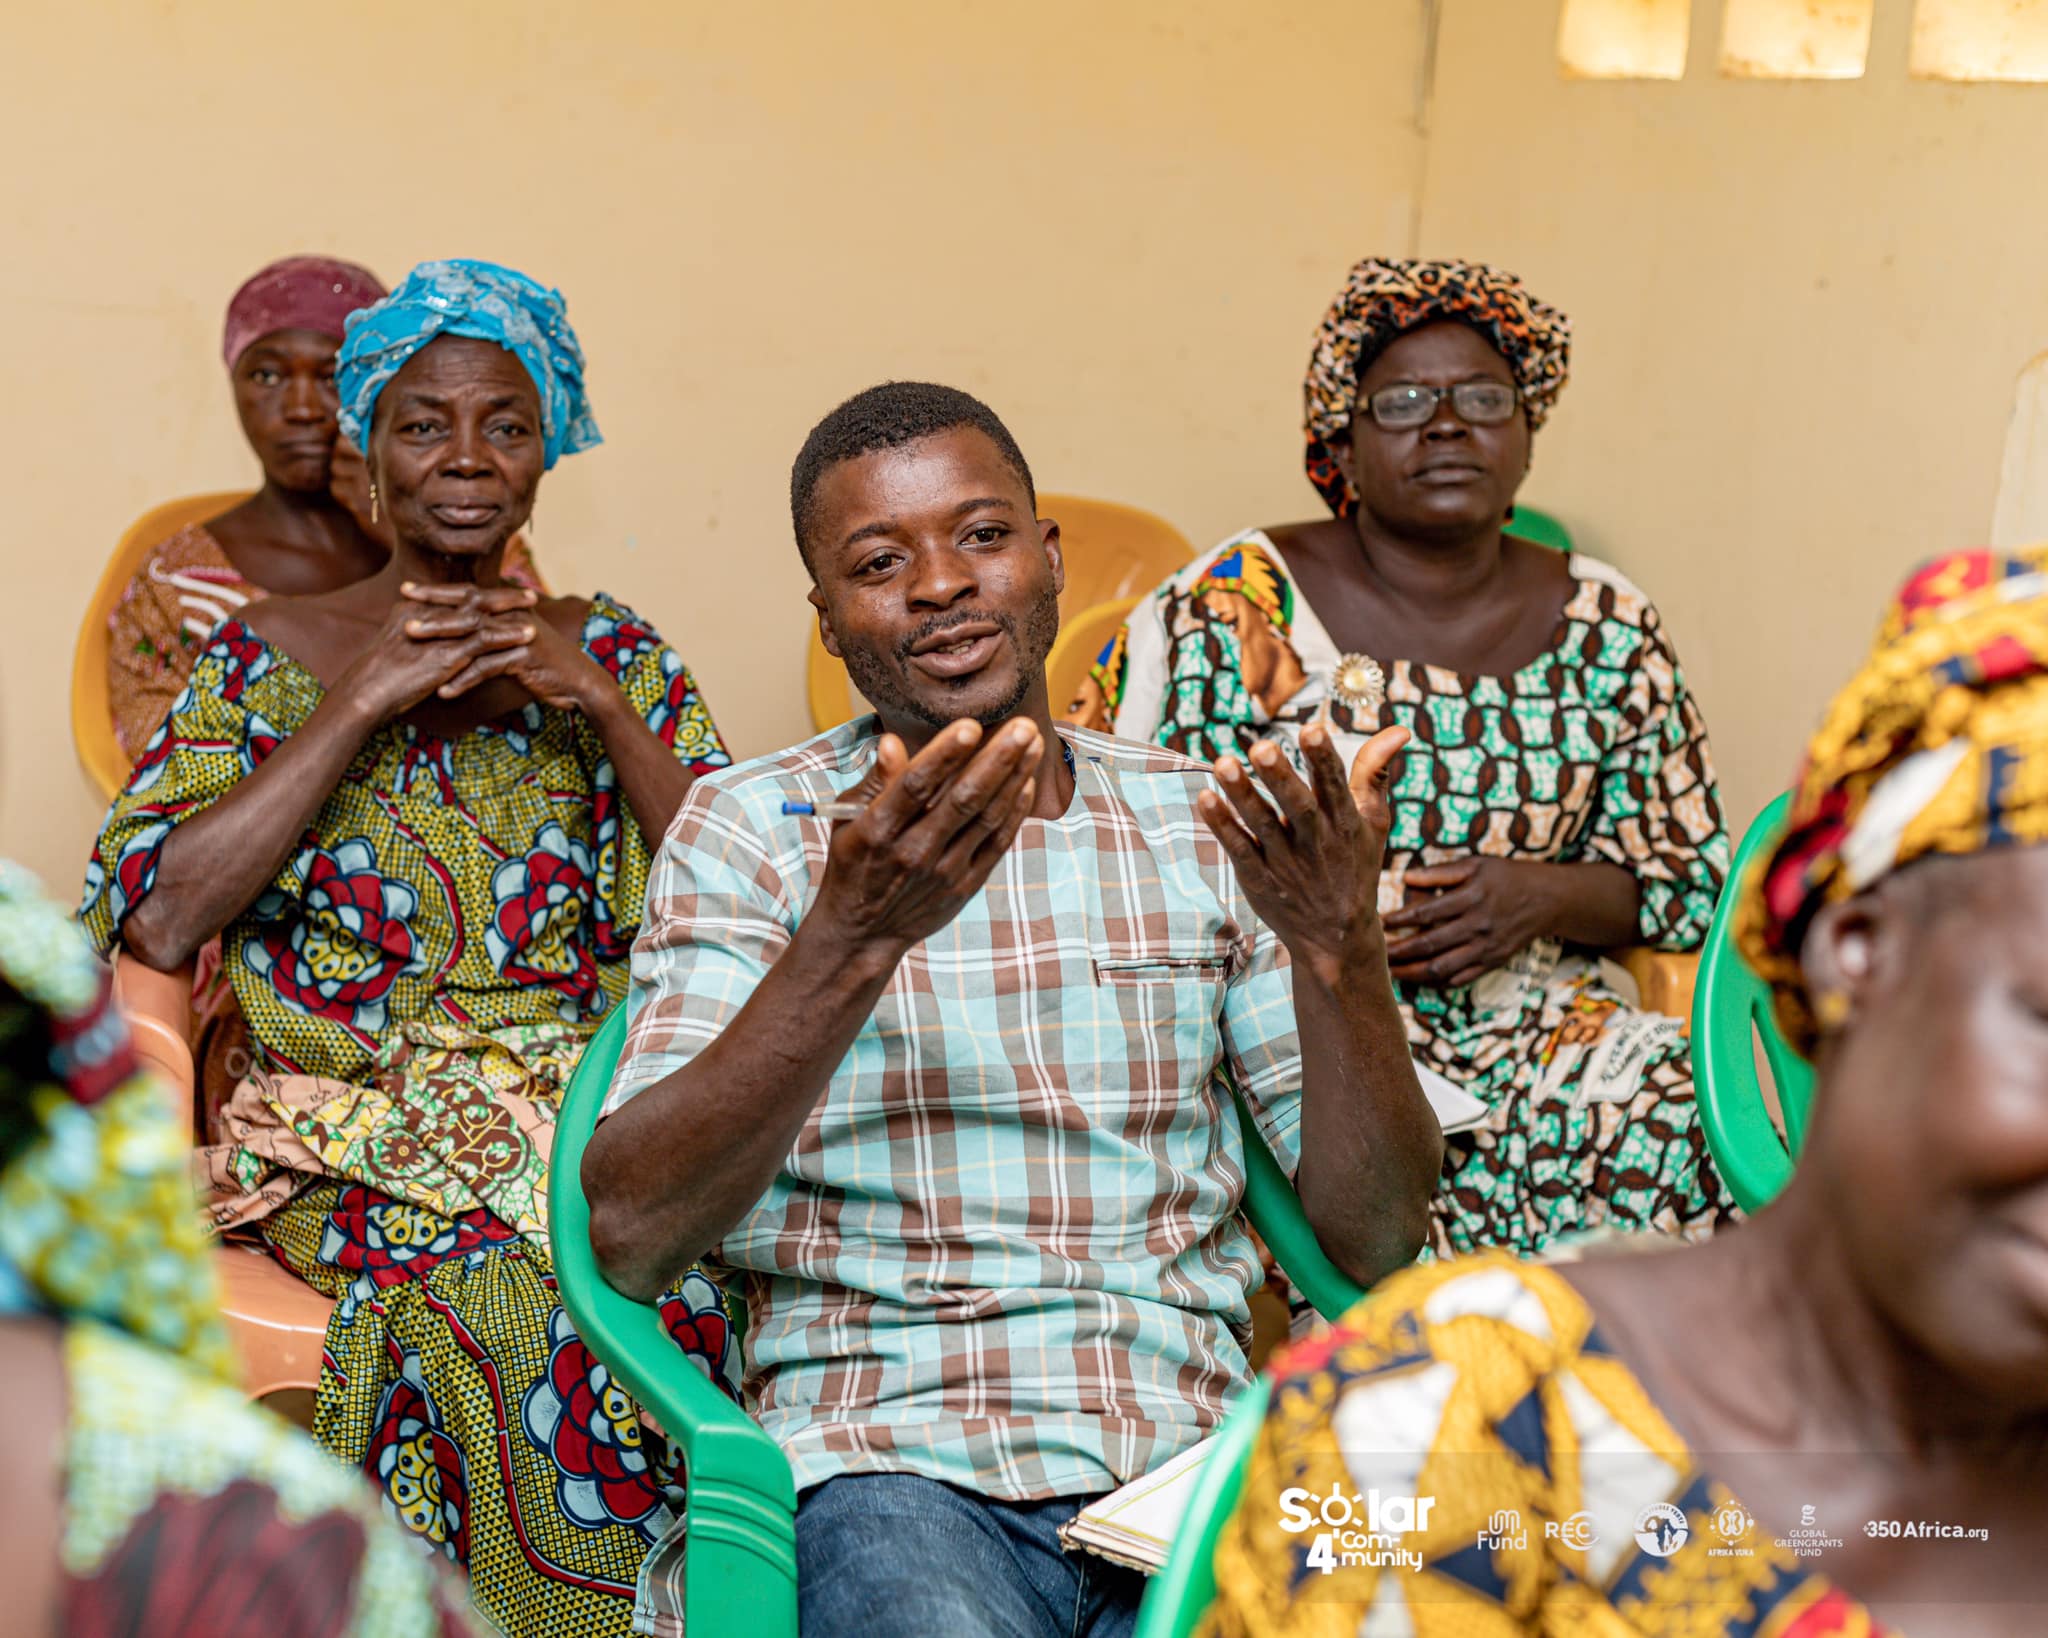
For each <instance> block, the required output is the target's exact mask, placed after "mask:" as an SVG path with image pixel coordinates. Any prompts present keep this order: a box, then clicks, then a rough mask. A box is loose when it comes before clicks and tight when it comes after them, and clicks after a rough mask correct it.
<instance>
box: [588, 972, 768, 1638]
mask: <svg viewBox="0 0 2048 1638" xmlns="http://www.w3.org/2000/svg"><path fill="white" fill-rule="evenodd" d="M625 1044H626V1009H625V1008H624V1007H623V1006H620V1007H614V1008H613V1009H612V1015H611V1017H610V1018H609V1019H607V1020H606V1021H605V1024H604V1026H603V1027H602V1028H601V1029H599V1030H598V1032H597V1034H596V1035H594V1036H592V1037H591V1041H590V1044H589V1046H587V1047H585V1048H584V1050H583V1059H582V1062H580V1063H579V1064H578V1065H577V1066H576V1073H575V1075H574V1076H573V1077H572V1078H571V1079H570V1082H569V1089H568V1091H567V1092H565V1093H564V1094H563V1095H562V1112H561V1115H560V1116H559V1118H558V1119H557V1121H556V1123H555V1143H554V1151H553V1154H552V1157H551V1158H550V1160H549V1165H548V1218H549V1232H550V1238H551V1240H552V1242H553V1249H554V1258H555V1283H556V1285H557V1287H558V1289H559V1291H560V1293H561V1298H562V1306H563V1307H564V1308H566V1309H568V1310H569V1317H570V1318H571V1319H573V1320H574V1321H575V1322H576V1328H577V1330H579V1331H580V1332H582V1333H583V1340H584V1342H585V1343H586V1344H588V1346H589V1348H590V1350H591V1352H592V1353H594V1354H596V1355H597V1357H598V1358H599V1359H601V1360H603V1361H604V1362H605V1364H606V1366H608V1367H609V1368H610V1370H611V1372H612V1374H613V1375H614V1376H616V1377H617V1378H618V1379H619V1381H621V1382H622V1383H624V1384H625V1386H626V1390H627V1391H628V1392H629V1393H631V1394H632V1395H633V1397H634V1398H635V1399H637V1400H638V1401H639V1402H640V1403H641V1404H642V1405H644V1406H646V1407H647V1409H648V1410H650V1411H652V1412H653V1413H654V1415H655V1418H656V1420H658V1421H659V1422H660V1423H661V1425H662V1426H663V1427H664V1428H665V1429H667V1430H668V1434H669V1437H670V1438H672V1439H674V1440H675V1442H676V1443H677V1444H678V1445H680V1446H681V1447H682V1451H683V1460H684V1464H685V1471H684V1484H685V1486H686V1488H687V1491H688V1495H689V1503H688V1515H689V1546H688V1548H687V1550H686V1551H687V1558H686V1563H687V1566H688V1569H687V1573H686V1574H685V1576H684V1578H683V1624H684V1627H685V1629H686V1630H687V1631H689V1632H693V1633H722V1632H744V1633H746V1634H747V1635H748V1638H796V1485H795V1483H794V1481H793V1480H792V1479H791V1477H790V1471H789V1461H788V1459H787V1458H786V1457H785V1456H784V1455H783V1454H782V1452H781V1450H780V1449H778V1448H777V1446H776V1444H775V1441H774V1440H772V1439H770V1438H769V1437H768V1435H767V1434H765V1433H763V1432H762V1431H761V1430H760V1429H759V1428H758V1427H756V1426H755V1425H754V1422H753V1420H752V1418H750V1417H749V1416H748V1415H747V1413H746V1412H745V1411H743V1410H741V1409H740V1408H739V1407H738V1406H737V1405H735V1404H734V1403H733V1402H732V1401H731V1400H730V1399H728V1398H726V1396H725V1395H724V1394H723V1393H721V1392H720V1391H719V1390H718V1389H717V1388H715V1387H713V1386H712V1385H711V1381H710V1379H709V1378H708V1377H706V1376H705V1375H704V1373H703V1372H702V1371H700V1370H698V1369H697V1368H696V1367H695V1366H694V1365H692V1364H690V1363H689V1361H687V1360H686V1359H684V1358H683V1356H682V1354H681V1353H680V1351H679V1350H678V1349H677V1347H676V1345H675V1343H674V1341H673V1340H671V1339H670V1337H669V1334H668V1332H667V1331H666V1330H665V1329H663V1327H662V1323H661V1316H660V1314H659V1312H658V1311H657V1310H656V1309H655V1308H653V1307H652V1306H651V1305H649V1304H647V1303H642V1302H635V1301H634V1300H633V1299H632V1298H630V1297H628V1296H625V1295H623V1294H622V1293H620V1292H618V1291H615V1290H613V1289H612V1287H611V1286H610V1285H609V1284H607V1283H606V1281H605V1279H604V1276H603V1275H602V1274H600V1273H599V1272H598V1268H597V1254H596V1253H595V1252H593V1251H592V1250H591V1247H590V1204H589V1202H588V1201H586V1200H585V1199H584V1198H583V1150H584V1147H585V1146H586V1145H587V1144H588V1143H589V1142H590V1134H591V1133H592V1132H593V1131H595V1130H596V1129H597V1117H598V1115H599V1113H600V1112H601V1111H602V1110H603V1108H604V1099H605V1093H606V1092H607V1091H608V1090H609V1089H610V1087H611V1084H612V1076H613V1074H614V1073H615V1072H616V1071H617V1069H618V1067H619V1054H620V1052H621V1051H622V1050H623V1049H624V1047H625ZM735 1345H737V1339H735Z"/></svg>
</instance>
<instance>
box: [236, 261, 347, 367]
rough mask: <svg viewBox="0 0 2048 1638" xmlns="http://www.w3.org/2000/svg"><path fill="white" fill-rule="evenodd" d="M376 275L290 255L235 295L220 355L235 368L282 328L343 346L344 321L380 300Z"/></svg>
mask: <svg viewBox="0 0 2048 1638" xmlns="http://www.w3.org/2000/svg"><path fill="white" fill-rule="evenodd" d="M384 296H385V290H384V286H383V285H381V284H379V283H378V282H377V275H376V274H374V273H372V272H371V271H370V270H369V269H368V268H366V267H358V266H356V264H355V263H354V262H343V261H337V260H336V259H335V258H334V257H332V256H287V257H285V259H284V260H283V261H281V262H272V263H271V264H270V265H269V266H268V267H266V268H265V269H263V271H262V272H260V273H258V274H257V275H256V276H255V277H254V278H252V279H250V280H249V282H248V283H247V284H245V285H243V286H242V288H241V289H239V290H237V291H236V292H235V299H234V300H233V301H231V302H229V303H228V321H227V325H226V327H225V329H224V331H223V333H222V335H221V344H220V351H221V357H222V358H223V359H224V360H225V361H226V363H227V367H228V368H229V369H231V370H232V369H233V368H234V367H235V360H236V359H238V358H240V357H241V356H242V354H243V353H244V352H246V351H247V350H248V348H249V344H250V343H251V342H253V341H256V340H259V339H261V338H262V337H264V336H267V335H271V334H273V333H274V332H276V331H278V330H311V331H313V332H314V333H316V334H318V335H323V336H332V337H334V339H335V340H336V341H337V342H339V341H340V340H341V338H342V331H343V329H344V325H343V322H342V321H343V320H345V319H346V318H347V317H348V316H349V314H351V313H353V312H355V311H356V309H357V308H360V307H368V306H369V305H370V304H371V303H372V302H378V301H382V300H383V299H384Z"/></svg>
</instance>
